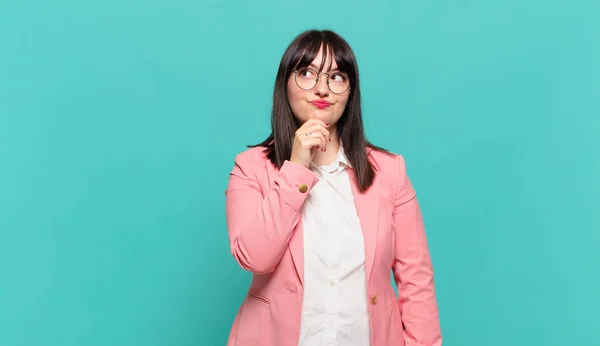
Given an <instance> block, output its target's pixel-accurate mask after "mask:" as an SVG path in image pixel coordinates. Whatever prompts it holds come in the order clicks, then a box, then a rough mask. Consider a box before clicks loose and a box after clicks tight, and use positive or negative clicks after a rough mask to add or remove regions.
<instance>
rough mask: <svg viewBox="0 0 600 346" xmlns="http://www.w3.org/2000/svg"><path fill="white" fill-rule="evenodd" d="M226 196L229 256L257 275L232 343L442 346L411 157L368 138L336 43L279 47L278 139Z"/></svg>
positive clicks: (241, 164)
mask: <svg viewBox="0 0 600 346" xmlns="http://www.w3.org/2000/svg"><path fill="white" fill-rule="evenodd" d="M226 200H227V203H226V211H227V226H228V232H229V241H230V244H231V252H232V254H233V256H234V258H235V259H236V260H237V262H238V263H239V265H240V266H241V267H242V268H244V269H246V270H248V271H250V272H252V273H253V280H252V284H251V287H250V289H249V291H248V294H247V298H246V299H245V300H244V302H243V304H242V306H241V307H240V309H239V311H238V314H237V316H236V318H235V321H234V323H233V328H232V330H231V333H230V336H229V341H228V344H227V345H229V346H234V345H235V346H255V345H256V346H296V345H299V346H320V345H332V346H392V345H393V346H402V345H406V346H439V345H441V344H442V341H441V331H440V323H439V316H438V308H437V302H436V295H435V289H434V280H433V268H432V263H431V260H430V255H429V250H428V246H427V240H426V236H425V230H424V226H423V221H422V217H421V211H420V209H419V205H418V202H417V199H416V197H415V191H414V190H413V187H412V185H411V182H410V180H409V178H408V176H407V174H406V167H405V161H404V159H403V157H402V156H401V155H398V154H393V153H390V152H388V151H386V150H384V149H381V148H379V147H376V146H375V145H373V144H371V143H369V142H368V141H367V140H366V138H365V133H364V129H363V122H362V113H361V98H360V86H359V77H358V65H357V62H356V59H355V56H354V53H353V51H352V49H351V48H350V46H349V45H348V44H347V42H346V41H345V40H344V39H343V38H342V37H340V36H339V35H337V34H336V33H334V32H332V31H327V30H326V31H316V30H311V31H306V32H304V33H302V34H300V35H299V36H298V37H296V38H295V39H294V40H293V42H292V43H291V44H290V45H289V47H288V48H287V50H286V51H285V53H284V55H283V57H282V59H281V63H280V65H279V71H278V73H277V78H276V81H275V88H274V95H273V111H272V133H271V135H270V136H269V137H268V138H267V139H266V140H265V141H264V142H262V143H261V144H258V145H257V146H254V147H252V148H250V149H248V150H246V151H244V152H242V153H240V154H238V155H237V156H236V158H235V165H234V167H233V170H232V171H231V174H230V179H229V185H228V187H227V191H226ZM390 271H392V272H393V273H394V277H395V281H396V284H397V286H398V297H396V295H395V293H394V289H393V287H392V283H391V281H390Z"/></svg>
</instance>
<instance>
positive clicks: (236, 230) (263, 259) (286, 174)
mask: <svg viewBox="0 0 600 346" xmlns="http://www.w3.org/2000/svg"><path fill="white" fill-rule="evenodd" d="M261 163H262V162H261ZM256 167H257V162H256V161H252V160H251V159H250V158H249V157H248V156H247V155H243V153H242V154H238V155H237V156H236V158H235V162H234V167H233V170H232V171H231V173H230V175H229V183H228V186H227V190H226V191H225V196H226V198H225V199H226V219H227V229H228V234H229V243H230V248H231V253H232V255H233V257H234V258H235V259H236V261H237V262H238V263H239V265H240V266H241V267H242V268H244V269H245V270H248V271H250V272H252V273H255V274H266V273H270V272H272V271H274V270H275V267H276V266H277V264H278V263H279V261H280V260H281V257H282V256H283V254H284V252H285V249H286V247H287V245H288V243H289V241H290V239H291V237H292V235H293V232H294V229H295V226H296V225H297V224H298V221H299V218H300V216H301V213H300V212H301V210H302V205H303V204H304V201H305V200H306V198H307V196H308V192H309V191H310V189H311V188H312V187H313V186H314V185H315V184H316V183H317V182H318V178H317V177H316V174H315V173H314V172H312V171H311V170H309V169H307V168H305V167H304V166H302V165H299V164H297V163H293V162H290V161H285V163H284V164H283V166H282V167H281V169H280V170H279V172H278V175H277V177H276V178H275V179H274V184H273V186H272V188H271V189H270V191H264V192H263V191H261V187H260V185H259V181H258V178H257V175H256V173H255V172H254V171H253V168H254V169H256ZM262 168H264V165H262V164H261V165H260V169H261V170H262ZM302 184H304V185H306V187H307V189H306V191H304V192H303V191H301V190H303V189H300V186H301V185H302Z"/></svg>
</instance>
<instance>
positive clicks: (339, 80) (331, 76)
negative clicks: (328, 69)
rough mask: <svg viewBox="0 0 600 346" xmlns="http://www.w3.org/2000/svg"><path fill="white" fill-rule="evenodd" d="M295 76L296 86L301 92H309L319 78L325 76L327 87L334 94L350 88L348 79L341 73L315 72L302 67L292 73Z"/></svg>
mask: <svg viewBox="0 0 600 346" xmlns="http://www.w3.org/2000/svg"><path fill="white" fill-rule="evenodd" d="M292 72H293V73H294V75H295V77H294V79H295V80H296V85H298V87H299V88H300V89H302V90H310V89H312V88H314V87H315V86H317V83H319V76H320V75H322V74H324V75H326V76H327V86H329V90H331V92H332V93H334V94H343V93H344V92H346V90H348V88H349V87H350V79H349V78H348V75H347V74H345V73H343V72H332V73H325V72H320V73H319V72H317V71H315V70H313V69H311V68H308V67H303V68H299V69H297V70H294V71H292Z"/></svg>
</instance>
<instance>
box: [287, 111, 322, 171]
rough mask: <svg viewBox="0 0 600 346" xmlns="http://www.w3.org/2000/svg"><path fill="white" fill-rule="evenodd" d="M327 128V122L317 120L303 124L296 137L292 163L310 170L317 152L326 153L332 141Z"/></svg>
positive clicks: (291, 158)
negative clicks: (328, 144)
mask: <svg viewBox="0 0 600 346" xmlns="http://www.w3.org/2000/svg"><path fill="white" fill-rule="evenodd" d="M327 126H328V125H327V124H325V122H323V121H321V120H317V119H310V120H307V121H306V122H305V123H304V124H302V126H300V128H299V129H298V130H297V131H296V135H295V136H294V143H293V144H292V155H291V157H290V161H291V162H295V163H299V164H301V165H303V166H304V167H306V168H309V167H310V162H311V161H312V159H313V157H314V156H315V153H316V152H317V150H321V151H325V148H326V147H327V143H328V142H329V141H330V139H329V131H327ZM306 134H309V136H307V135H306Z"/></svg>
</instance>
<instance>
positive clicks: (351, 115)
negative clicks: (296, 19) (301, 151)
mask: <svg viewBox="0 0 600 346" xmlns="http://www.w3.org/2000/svg"><path fill="white" fill-rule="evenodd" d="M321 47H322V52H323V64H324V62H325V61H326V58H327V56H328V55H329V54H334V56H335V62H336V63H337V66H338V69H339V70H340V71H342V72H345V73H346V74H347V75H348V77H349V78H350V96H349V98H348V103H347V104H346V109H345V110H344V113H343V114H342V116H341V118H340V119H339V120H338V122H337V136H338V138H339V139H340V144H341V143H343V147H344V152H345V154H346V156H347V158H348V161H349V163H350V165H351V166H352V168H353V171H354V175H355V178H356V182H357V185H358V188H359V191H361V192H364V191H366V190H368V188H369V187H370V186H371V185H372V184H373V180H374V179H375V174H376V172H375V167H374V166H373V164H372V162H371V161H369V158H368V155H367V151H366V149H367V148H372V149H375V150H379V151H384V152H387V151H386V150H385V149H382V148H379V147H377V146H375V145H373V144H371V143H369V141H367V139H366V136H365V132H364V126H363V121H362V111H361V98H360V83H359V78H358V63H357V62H356V57H355V56H354V52H353V51H352V49H351V48H350V45H349V44H348V43H347V42H346V40H344V39H343V38H342V37H341V36H340V35H338V34H337V33H335V32H333V31H330V30H308V31H305V32H303V33H301V34H300V35H298V36H296V38H295V39H294V40H293V41H292V42H291V43H290V45H289V46H288V48H287V49H286V51H285V53H284V54H283V57H282V58H281V62H280V64H279V70H278V71H277V78H276V79H275V88H274V90H273V109H272V113H271V134H270V135H269V137H268V138H267V139H265V140H264V141H263V142H262V143H260V144H256V145H251V146H250V147H258V146H262V147H265V148H266V149H265V151H266V153H267V157H268V158H269V160H270V161H271V162H272V163H273V165H275V166H276V167H277V168H281V166H283V163H284V162H285V160H289V158H290V156H291V155H292V144H293V140H294V135H295V132H296V130H297V129H298V124H297V122H296V119H295V117H294V115H293V113H292V110H291V108H290V104H289V100H288V97H287V93H288V90H287V83H288V79H289V78H290V75H291V73H292V71H293V70H294V69H295V68H300V67H306V66H308V65H310V63H311V62H312V61H313V60H314V59H315V57H316V56H317V54H318V53H319V49H321ZM323 64H321V65H323ZM321 69H323V66H321Z"/></svg>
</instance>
